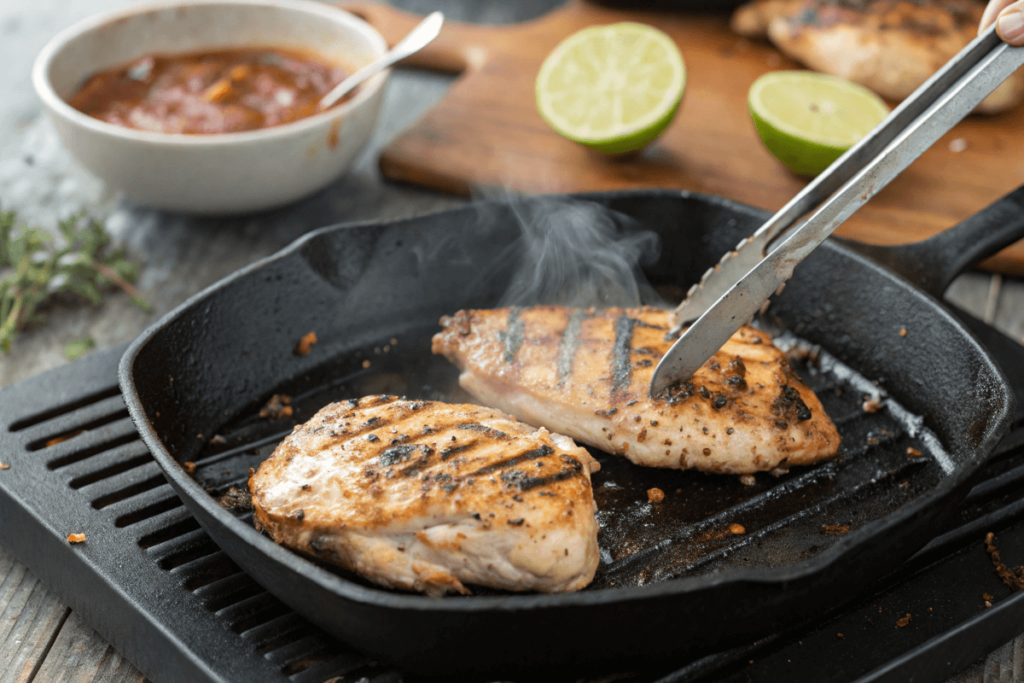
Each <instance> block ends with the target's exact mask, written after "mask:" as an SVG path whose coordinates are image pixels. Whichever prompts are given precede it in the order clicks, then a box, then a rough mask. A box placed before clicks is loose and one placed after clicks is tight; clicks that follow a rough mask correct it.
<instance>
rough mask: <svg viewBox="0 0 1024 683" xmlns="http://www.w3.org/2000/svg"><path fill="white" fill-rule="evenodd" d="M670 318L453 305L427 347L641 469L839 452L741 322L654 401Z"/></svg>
mask: <svg viewBox="0 0 1024 683" xmlns="http://www.w3.org/2000/svg"><path fill="white" fill-rule="evenodd" d="M670 317H671V313H670V312H668V311H663V310H659V309H656V308H634V309H617V308H610V309H605V310H594V309H588V310H581V309H567V308H562V307H557V306H537V307H533V308H505V309H496V310H484V311H459V312H458V313H456V314H455V315H454V316H452V317H445V318H442V319H441V325H442V327H443V328H444V330H443V331H442V332H440V333H438V334H437V335H435V336H434V340H433V350H434V353H439V354H444V355H445V357H447V358H448V360H450V361H451V362H452V363H454V364H455V365H456V366H458V367H459V369H460V370H461V371H462V374H461V375H460V377H459V383H460V384H461V385H462V387H463V388H465V389H466V391H468V392H469V393H470V394H472V395H473V396H474V397H475V398H476V399H477V400H479V401H480V402H482V403H484V404H485V405H489V406H492V407H494V408H498V409H500V410H504V411H506V412H508V413H511V414H514V415H516V416H517V417H518V418H520V419H522V420H524V421H525V422H528V423H530V424H532V425H538V426H544V427H547V428H548V429H551V430H553V431H556V432H559V433H562V434H568V435H570V436H572V437H573V438H575V439H576V440H577V441H579V442H582V443H585V444H589V445H591V446H594V447H596V448H600V449H601V450H604V451H608V452H610V453H616V454H619V455H624V456H625V457H627V458H629V460H631V461H632V462H634V463H636V464H638V465H648V466H652V467H669V468H675V469H688V468H694V469H698V470H702V471H704V472H719V473H730V474H747V473H752V472H758V471H765V470H773V469H776V468H786V467H789V466H790V465H806V464H810V463H813V462H817V461H819V460H822V459H825V458H828V457H831V456H833V455H835V453H836V451H837V449H838V448H839V434H838V432H837V431H836V428H835V426H834V425H833V424H832V421H831V420H830V419H829V418H828V416H827V415H825V411H824V410H823V409H822V407H821V402H820V401H818V398H817V396H815V395H814V392H813V391H811V390H810V389H809V388H808V387H807V386H806V385H805V384H804V383H803V382H801V381H800V378H799V377H798V376H797V375H796V373H794V372H793V370H792V369H791V368H790V366H789V363H788V361H787V359H786V356H785V355H784V354H783V353H782V352H781V351H779V350H778V349H777V348H776V347H775V346H774V345H773V344H772V341H771V337H770V336H769V335H768V334H766V333H764V332H761V331H759V330H756V329H753V328H751V327H744V328H742V329H740V331H739V332H737V333H736V334H735V335H733V337H732V338H731V339H730V340H729V341H728V342H727V343H726V344H725V346H723V347H722V349H721V350H720V351H719V352H718V353H716V354H715V355H714V357H712V358H711V359H710V360H709V361H708V362H707V363H705V365H704V367H702V368H701V369H700V370H699V371H698V372H697V374H695V375H694V376H693V378H692V379H691V381H690V382H689V383H687V384H686V385H685V386H682V387H674V388H673V390H672V391H671V392H670V394H669V395H666V396H663V397H660V398H658V399H651V398H650V397H649V395H648V387H649V384H650V381H651V375H652V374H653V372H654V367H655V365H657V363H658V361H659V359H661V357H662V356H663V355H664V354H665V352H666V351H667V350H668V348H669V346H670V345H671V340H667V339H666V333H667V332H668V330H669V329H670Z"/></svg>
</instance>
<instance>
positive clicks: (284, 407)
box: [260, 394, 292, 420]
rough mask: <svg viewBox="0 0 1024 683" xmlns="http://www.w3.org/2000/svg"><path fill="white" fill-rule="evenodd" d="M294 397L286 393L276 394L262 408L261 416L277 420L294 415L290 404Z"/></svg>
mask: <svg viewBox="0 0 1024 683" xmlns="http://www.w3.org/2000/svg"><path fill="white" fill-rule="evenodd" d="M291 402H292V397H291V396H288V395H286V394H274V395H273V396H271V397H270V400H269V401H267V403H266V405H264V406H263V407H262V408H260V417H261V418H262V419H264V420H277V419H280V418H282V417H291V416H292V407H291V406H290V405H288V404H289V403H291Z"/></svg>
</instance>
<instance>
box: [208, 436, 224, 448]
mask: <svg viewBox="0 0 1024 683" xmlns="http://www.w3.org/2000/svg"><path fill="white" fill-rule="evenodd" d="M207 443H209V444H210V445H211V446H226V445H227V443H228V440H227V439H225V438H224V437H223V436H221V435H220V434H214V435H213V436H211V437H210V440H209V441H208V442H207Z"/></svg>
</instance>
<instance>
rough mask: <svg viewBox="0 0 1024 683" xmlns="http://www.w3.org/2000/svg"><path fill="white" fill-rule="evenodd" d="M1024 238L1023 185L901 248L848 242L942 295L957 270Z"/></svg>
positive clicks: (866, 254) (900, 273) (916, 282)
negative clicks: (975, 211)
mask: <svg viewBox="0 0 1024 683" xmlns="http://www.w3.org/2000/svg"><path fill="white" fill-rule="evenodd" d="M1020 239H1024V186H1022V187H1019V188H1017V189H1016V190H1014V191H1013V192H1011V193H1010V194H1008V195H1006V196H1005V197H1003V198H1002V199H1000V200H998V201H997V202H995V203H994V204H992V205H990V206H988V207H987V208H985V209H982V210H981V211H979V212H978V213H976V214H974V215H973V216H971V217H970V218H966V219H964V220H963V221H961V222H960V223H958V224H956V225H955V226H953V227H952V228H950V229H948V230H945V231H943V232H940V233H939V234H937V235H934V236H932V237H929V238H928V239H926V240H922V241H920V242H914V243H912V244H903V245H900V246H897V247H879V246H873V245H866V244H855V243H850V242H847V244H849V246H851V247H852V248H853V249H855V250H856V251H858V252H859V253H861V254H864V255H865V256H868V257H870V258H872V259H874V260H875V261H878V262H879V263H881V264H882V265H884V266H886V267H887V268H889V269H890V270H892V271H894V272H896V273H898V274H899V275H901V276H903V277H904V278H906V279H907V280H909V281H910V282H912V283H913V284H915V285H917V286H918V287H920V288H921V289H923V290H924V291H926V292H928V293H929V294H931V295H932V296H935V297H937V298H941V297H942V294H943V293H944V292H945V291H946V288H947V287H949V284H950V283H951V282H952V281H953V279H954V278H956V276H957V275H959V274H960V273H962V272H963V271H964V270H966V269H967V268H970V267H971V266H974V265H977V264H978V263H980V262H981V261H983V260H985V259H986V258H988V257H989V256H992V255H993V254H995V253H997V252H999V251H1000V250H1002V249H1004V248H1006V247H1008V246H1010V245H1011V244H1013V243H1014V242H1016V241H1018V240H1020Z"/></svg>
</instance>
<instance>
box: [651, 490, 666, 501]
mask: <svg viewBox="0 0 1024 683" xmlns="http://www.w3.org/2000/svg"><path fill="white" fill-rule="evenodd" d="M647 500H649V501H651V502H652V503H660V502H661V501H663V500H665V492H664V491H662V490H661V489H659V488H653V489H647Z"/></svg>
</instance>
